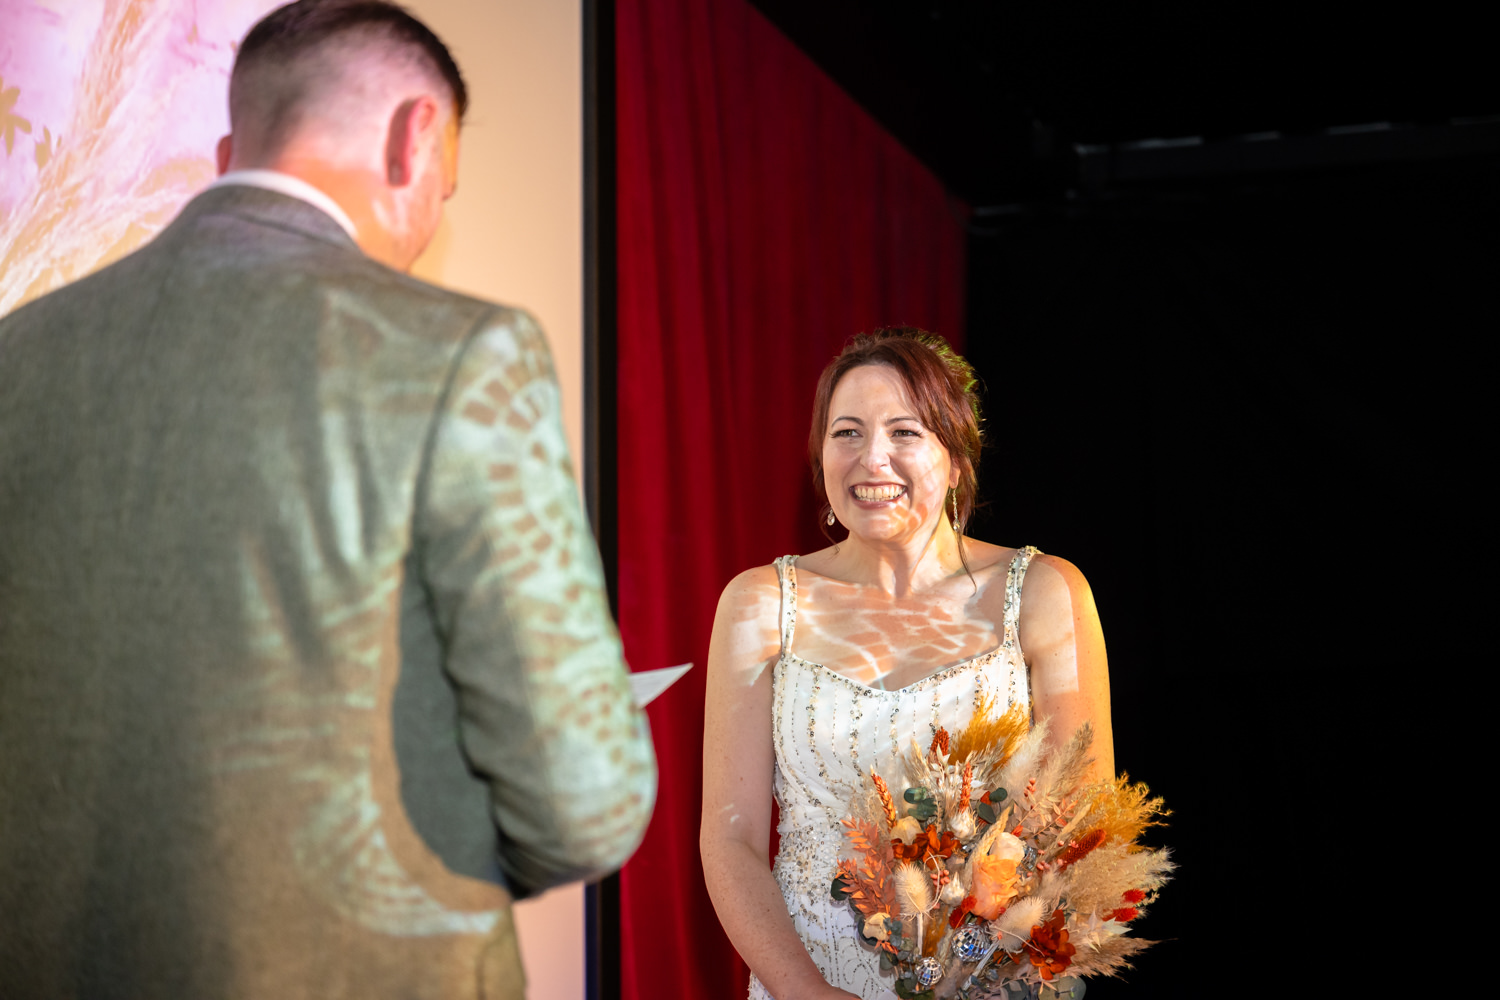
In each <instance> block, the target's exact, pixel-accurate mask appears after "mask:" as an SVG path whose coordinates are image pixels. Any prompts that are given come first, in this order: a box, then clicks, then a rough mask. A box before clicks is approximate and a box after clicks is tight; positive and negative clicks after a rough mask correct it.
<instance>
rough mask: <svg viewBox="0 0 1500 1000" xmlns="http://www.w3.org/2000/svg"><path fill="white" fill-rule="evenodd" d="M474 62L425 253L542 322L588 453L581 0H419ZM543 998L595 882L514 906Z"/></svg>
mask: <svg viewBox="0 0 1500 1000" xmlns="http://www.w3.org/2000/svg"><path fill="white" fill-rule="evenodd" d="M409 6H410V8H411V9H412V10H413V12H415V13H416V14H417V15H418V16H419V17H421V18H422V20H424V21H426V22H427V24H428V25H429V26H430V27H431V28H432V29H433V30H434V31H436V32H437V33H438V35H439V36H441V37H442V38H443V40H444V41H445V42H447V43H448V46H449V48H450V49H452V51H453V55H454V58H455V59H457V60H458V64H459V66H460V67H461V68H462V69H463V72H464V78H465V80H466V81H467V82H468V85H469V91H470V106H469V113H468V118H467V122H466V124H465V126H464V131H463V139H462V145H461V147H460V152H459V174H458V191H457V193H456V194H454V196H453V198H452V199H451V200H450V201H449V202H448V211H447V213H446V216H445V218H444V222H443V225H442V227H441V228H440V229H439V230H438V234H437V237H436V238H435V239H434V240H433V241H432V246H431V247H429V248H428V250H427V253H425V254H423V256H422V258H421V259H420V260H418V261H417V265H416V268H415V271H416V273H417V275H418V276H420V277H422V278H425V279H426V280H428V281H432V282H435V283H436V284H440V285H443V286H445V287H448V288H455V289H458V290H459V291H463V292H469V293H471V294H474V295H478V296H479V297H481V298H486V299H491V300H494V301H498V302H504V303H506V304H507V305H515V306H521V307H523V308H525V309H527V310H528V311H530V312H531V314H532V315H534V316H535V317H536V318H537V319H538V320H540V321H541V324H542V328H543V329H545V330H546V331H547V338H548V340H549V341H550V342H551V344H552V354H553V358H554V359H555V360H556V363H557V375H558V380H559V381H560V382H561V383H562V393H563V420H564V423H565V424H566V426H567V432H568V443H569V444H570V445H571V446H572V449H573V464H574V468H575V469H577V468H579V464H578V463H579V462H580V460H581V458H582V455H583V450H582V441H583V438H582V434H583V398H582V388H583V349H582V348H583V18H582V5H581V3H579V2H577V0H409ZM516 912H517V922H518V926H519V930H520V935H521V952H522V959H523V961H524V962H525V963H526V978H527V980H528V983H529V986H528V990H527V992H528V994H529V996H530V997H531V1000H570V998H582V996H583V990H584V970H583V957H584V955H583V889H582V887H581V886H576V885H575V886H568V887H566V888H563V889H555V890H553V891H552V892H550V893H547V894H546V895H545V896H542V897H541V898H540V899H537V900H528V901H527V902H524V903H521V904H519V905H518V906H517V908H516Z"/></svg>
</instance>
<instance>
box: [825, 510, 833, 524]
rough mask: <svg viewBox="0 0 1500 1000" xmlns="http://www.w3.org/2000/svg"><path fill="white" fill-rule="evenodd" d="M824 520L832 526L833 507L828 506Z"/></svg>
mask: <svg viewBox="0 0 1500 1000" xmlns="http://www.w3.org/2000/svg"><path fill="white" fill-rule="evenodd" d="M826 520H827V521H828V526H829V527H830V528H831V527H833V508H832V507H831V506H830V507H829V508H828V517H827V519H826Z"/></svg>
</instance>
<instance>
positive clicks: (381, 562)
mask: <svg viewBox="0 0 1500 1000" xmlns="http://www.w3.org/2000/svg"><path fill="white" fill-rule="evenodd" d="M0 384H3V386H4V391H3V392H0V815H4V816H5V819H4V821H3V823H0V995H4V996H6V997H7V998H9V997H13V996H15V997H27V996H36V997H63V996H72V995H77V996H90V997H95V996H111V995H119V996H130V997H148V996H164V997H165V996H182V997H187V996H192V997H202V998H210V997H216V996H224V997H240V996H245V997H252V996H265V997H272V996H275V997H303V996H305V997H343V996H350V997H353V996H361V997H365V996H370V997H374V996H401V997H408V996H410V997H425V996H433V997H439V996H441V997H449V996H468V995H475V994H476V992H477V990H478V983H479V980H480V979H481V977H483V978H486V979H487V980H489V981H490V987H489V988H491V989H498V990H499V991H500V992H499V993H498V995H501V996H504V995H507V991H509V990H511V989H515V990H517V991H518V990H519V987H520V983H519V967H518V963H517V961H516V957H515V948H514V938H513V935H512V934H511V933H510V928H509V919H510V918H509V908H508V896H507V895H506V893H505V892H504V890H502V889H500V888H499V887H498V886H497V885H495V884H493V883H494V882H495V881H496V880H499V879H502V878H503V879H504V880H505V881H507V882H508V883H509V884H510V885H511V886H513V887H516V888H518V889H521V890H532V889H535V888H540V887H544V886H545V885H547V884H551V883H554V882H558V881H563V880H566V879H567V878H571V877H583V876H586V875H589V874H594V873H596V872H597V871H598V870H602V869H606V868H608V867H611V866H612V865H615V864H618V863H619V862H620V861H622V860H623V858H624V856H625V854H626V853H628V851H629V849H630V846H632V845H633V842H634V839H635V837H636V836H638V832H639V825H640V823H642V822H643V821H644V815H645V813H648V812H649V807H650V798H651V793H652V792H651V790H652V785H653V778H652V769H651V766H650V752H649V743H647V742H645V737H644V729H643V725H642V723H641V720H640V717H639V715H638V713H633V712H631V711H630V710H629V709H628V708H627V707H624V706H625V703H624V699H625V698H626V697H628V696H626V695H625V694H624V693H623V691H622V688H623V683H624V678H623V674H622V673H621V672H620V670H619V649H618V640H617V639H616V638H615V635H614V632H613V627H612V625H611V624H610V622H609V620H608V612H607V607H606V605H605V603H604V599H603V595H602V591H601V580H600V575H599V572H598V567H597V556H596V554H595V552H594V551H593V549H592V541H591V539H590V537H589V535H588V532H587V529H586V525H584V524H583V523H582V521H581V518H580V516H579V514H578V512H577V502H576V497H575V496H574V493H573V491H574V489H575V487H574V485H573V481H572V479H571V475H570V472H569V470H568V468H567V465H568V456H567V452H566V446H565V445H564V444H563V441H562V436H561V429H560V427H559V426H558V422H557V420H556V408H557V399H556V384H555V381H554V380H553V378H552V374H551V368H550V362H549V360H548V356H547V352H546V347H545V343H544V342H543V340H542V338H541V336H540V333H539V332H538V331H537V330H536V328H535V326H534V325H533V324H532V323H531V322H530V320H529V319H528V318H527V317H526V316H525V315H524V314H521V313H515V312H512V311H509V310H504V309H501V308H499V307H495V306H491V305H489V304H486V303H483V302H478V301H475V300H471V299H467V298H464V297H462V296H458V295H454V294H452V293H447V292H443V291H440V290H438V289H434V288H431V287H429V286H425V285H422V284H421V283H419V282H416V281H414V280H411V279H409V278H406V277H404V276H401V275H399V274H397V273H395V272H393V271H390V270H389V269H387V268H384V267H382V266H380V265H378V264H376V263H374V262H372V261H371V260H369V259H368V258H366V257H365V256H363V255H362V254H361V253H360V252H359V251H358V250H356V249H355V248H354V247H353V245H352V243H351V242H350V241H349V240H348V239H347V238H346V237H345V236H344V234H343V231H342V230H341V229H340V228H339V226H338V225H337V224H336V223H335V222H334V221H333V220H332V219H331V218H329V217H328V216H326V215H323V214H322V213H320V212H318V211H317V210H315V209H312V208H310V207H309V206H307V205H305V204H303V203H301V202H298V201H295V200H293V199H289V198H286V197H283V196H281V195H278V194H273V193H269V192H265V191H261V190H258V189H254V188H246V187H227V188H222V189H217V190H214V191H210V192H208V193H207V194H206V195H204V196H202V197H200V199H199V200H198V201H196V202H195V203H194V204H193V205H192V206H190V207H189V209H188V210H187V211H186V212H185V213H184V215H183V217H181V218H180V219H179V220H178V221H177V222H176V223H174V224H173V226H172V227H170V228H169V229H168V230H167V231H166V232H165V233H164V234H163V235H162V237H161V238H159V239H158V240H157V241H156V242H154V243H153V244H151V245H150V246H149V247H148V248H147V249H146V250H144V251H142V252H140V253H138V254H135V255H133V256H132V257H130V258H127V259H126V260H124V261H122V262H121V263H120V264H117V265H115V266H114V267H111V268H108V269H106V270H105V271H103V272H100V273H99V274H97V275H94V276H92V277H90V278H88V279H86V280H85V281H83V282H80V283H79V284H78V285H76V286H73V287H72V288H70V289H67V290H65V291H64V292H63V293H60V294H58V295H54V296H51V297H49V298H46V299H43V300H41V301H39V302H37V303H35V304H33V305H32V306H30V307H28V308H27V309H24V310H22V311H21V312H19V313H17V314H15V315H14V316H12V317H10V318H8V319H6V320H4V321H0ZM596 689H597V690H596ZM585 725H587V727H588V728H585ZM455 735H457V737H458V738H457V739H455ZM620 754H624V755H625V759H626V761H627V765H626V767H625V773H626V774H627V775H629V780H627V781H626V782H625V784H626V786H627V787H624V788H616V789H613V790H608V789H598V788H593V787H591V786H590V782H591V781H593V782H597V781H598V780H599V779H598V777H597V769H596V768H595V767H594V765H595V764H596V763H597V762H598V761H599V760H601V759H604V758H605V757H609V756H611V755H613V756H614V757H615V758H616V759H617V760H618V759H619V757H620ZM591 775H593V777H591ZM590 796H598V798H596V799H595V800H594V801H593V802H592V803H590V802H589V801H588V799H589V797H590ZM575 799H578V800H580V801H575ZM643 810H644V812H643ZM497 823H498V825H499V829H500V834H499V840H500V844H499V848H498V851H497V844H496V824H497ZM622 845H623V846H622ZM497 859H498V861H499V864H500V866H501V867H502V868H503V872H502V871H500V870H498V869H497Z"/></svg>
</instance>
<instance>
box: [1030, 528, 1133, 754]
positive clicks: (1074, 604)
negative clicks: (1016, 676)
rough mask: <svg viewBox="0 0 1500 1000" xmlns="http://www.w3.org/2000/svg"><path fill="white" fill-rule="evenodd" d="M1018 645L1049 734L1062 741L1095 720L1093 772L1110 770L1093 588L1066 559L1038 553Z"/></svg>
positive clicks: (1110, 735) (1105, 673) (1105, 686)
mask: <svg viewBox="0 0 1500 1000" xmlns="http://www.w3.org/2000/svg"><path fill="white" fill-rule="evenodd" d="M1020 627H1021V636H1020V639H1021V649H1022V651H1023V652H1024V653H1025V655H1026V662H1027V663H1028V664H1030V665H1031V697H1032V702H1033V704H1034V705H1035V707H1036V714H1037V717H1038V718H1045V719H1049V720H1050V721H1051V726H1052V731H1051V734H1050V738H1051V739H1053V740H1055V741H1058V742H1064V741H1066V740H1068V739H1069V738H1070V737H1071V736H1072V735H1073V732H1074V730H1076V729H1077V728H1078V727H1079V726H1080V725H1081V724H1083V723H1084V722H1085V721H1088V722H1092V723H1093V724H1094V745H1093V755H1094V767H1093V771H1092V772H1091V774H1092V777H1093V778H1096V779H1099V778H1110V777H1113V776H1114V773H1115V738H1114V730H1113V728H1112V726H1111V725H1110V718H1109V660H1108V658H1107V657H1106V656H1105V654H1104V630H1103V629H1102V628H1101V627H1100V625H1099V611H1098V609H1096V608H1095V607H1094V594H1093V592H1092V591H1091V590H1089V584H1088V581H1087V580H1085V579H1084V578H1083V574H1082V573H1080V572H1078V568H1077V567H1076V566H1074V565H1073V564H1072V563H1070V562H1068V561H1067V560H1066V559H1059V558H1057V557H1056V556H1046V555H1039V556H1037V557H1036V558H1034V559H1033V560H1032V561H1031V566H1030V568H1029V569H1028V570H1027V571H1026V581H1025V583H1024V584H1023V586H1022V591H1021V621H1020Z"/></svg>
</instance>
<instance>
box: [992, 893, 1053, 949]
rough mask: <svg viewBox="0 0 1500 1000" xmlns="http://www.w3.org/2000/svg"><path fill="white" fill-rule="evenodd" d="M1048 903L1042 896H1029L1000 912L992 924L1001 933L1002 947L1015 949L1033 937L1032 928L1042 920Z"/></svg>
mask: <svg viewBox="0 0 1500 1000" xmlns="http://www.w3.org/2000/svg"><path fill="white" fill-rule="evenodd" d="M1046 908H1047V907H1046V904H1045V903H1044V902H1043V900H1042V898H1041V897H1040V896H1027V897H1026V898H1025V899H1020V900H1017V901H1016V902H1014V903H1012V904H1011V906H1010V909H1008V910H1006V911H1005V912H1004V913H1002V914H1000V916H999V917H997V918H996V919H995V922H994V923H993V924H991V927H993V928H994V929H995V930H997V931H999V932H1000V934H1001V940H1000V947H1002V948H1004V949H1005V950H1007V951H1015V950H1016V949H1017V948H1018V947H1020V943H1021V942H1022V941H1026V940H1028V939H1029V938H1030V937H1031V929H1032V928H1033V927H1035V926H1036V925H1037V924H1039V923H1041V922H1042V912H1043V911H1044V910H1045V909H1046Z"/></svg>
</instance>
